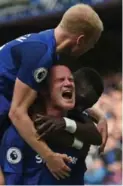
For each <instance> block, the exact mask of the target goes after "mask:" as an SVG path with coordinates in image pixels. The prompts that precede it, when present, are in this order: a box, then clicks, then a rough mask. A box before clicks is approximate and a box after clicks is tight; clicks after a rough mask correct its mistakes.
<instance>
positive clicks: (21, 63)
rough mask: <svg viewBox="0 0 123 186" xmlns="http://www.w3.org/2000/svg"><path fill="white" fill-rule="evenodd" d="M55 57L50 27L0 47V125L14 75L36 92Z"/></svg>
mask: <svg viewBox="0 0 123 186" xmlns="http://www.w3.org/2000/svg"><path fill="white" fill-rule="evenodd" d="M56 59H57V56H56V42H55V38H54V30H53V29H51V30H46V31H43V32H40V33H33V34H28V35H24V36H21V37H19V38H17V39H15V40H13V41H10V42H8V43H7V44H5V45H3V46H2V47H0V128H1V125H3V123H4V120H3V119H4V118H5V117H6V115H7V114H8V111H9V108H10V104H11V99H12V95H13V88H14V84H15V80H16V78H18V79H19V80H21V81H22V82H23V83H25V84H26V85H28V86H29V87H31V88H32V89H34V90H35V91H37V92H38V91H39V89H41V83H42V81H43V79H44V78H45V77H46V75H47V71H48V69H49V68H51V66H52V65H53V64H54V63H55V61H56ZM20 91H21V90H20ZM0 131H1V130H0Z"/></svg>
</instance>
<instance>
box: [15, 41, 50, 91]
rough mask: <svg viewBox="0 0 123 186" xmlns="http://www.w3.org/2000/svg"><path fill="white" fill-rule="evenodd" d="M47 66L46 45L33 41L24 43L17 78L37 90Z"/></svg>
mask: <svg viewBox="0 0 123 186" xmlns="http://www.w3.org/2000/svg"><path fill="white" fill-rule="evenodd" d="M44 56H45V60H44ZM48 68H50V65H49V61H48V57H47V45H45V44H43V43H34V42H33V43H24V44H23V46H22V49H21V65H20V67H19V71H18V74H17V78H18V79H19V80H21V81H22V82H23V83H25V84H26V85H28V86H29V87H31V88H32V89H34V90H36V91H39V89H40V85H41V82H42V81H43V80H44V79H45V77H46V76H47V69H48Z"/></svg>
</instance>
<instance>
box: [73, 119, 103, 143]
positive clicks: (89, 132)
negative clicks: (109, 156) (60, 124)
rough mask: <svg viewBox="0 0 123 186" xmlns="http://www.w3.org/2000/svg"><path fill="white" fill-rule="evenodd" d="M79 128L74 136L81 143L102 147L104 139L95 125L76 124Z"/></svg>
mask: <svg viewBox="0 0 123 186" xmlns="http://www.w3.org/2000/svg"><path fill="white" fill-rule="evenodd" d="M76 125H77V128H76V131H75V133H74V135H75V136H76V137H77V138H78V139H79V140H81V141H83V142H85V143H88V144H91V145H101V143H102V138H101V135H100V133H99V132H98V130H97V128H96V126H95V125H94V124H90V123H86V124H85V125H82V124H81V123H79V122H76Z"/></svg>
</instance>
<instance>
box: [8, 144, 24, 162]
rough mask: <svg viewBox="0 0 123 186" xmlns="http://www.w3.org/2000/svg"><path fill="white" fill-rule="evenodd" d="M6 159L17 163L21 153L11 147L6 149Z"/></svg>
mask: <svg viewBox="0 0 123 186" xmlns="http://www.w3.org/2000/svg"><path fill="white" fill-rule="evenodd" d="M6 156H7V161H8V162H9V163H11V164H17V163H19V162H20V161H21V159H22V153H21V151H20V149H18V148H16V147H11V148H9V149H8V151H7V155H6Z"/></svg>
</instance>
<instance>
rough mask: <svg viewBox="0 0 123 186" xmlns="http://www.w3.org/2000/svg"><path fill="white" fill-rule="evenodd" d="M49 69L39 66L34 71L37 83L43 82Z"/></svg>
mask: <svg viewBox="0 0 123 186" xmlns="http://www.w3.org/2000/svg"><path fill="white" fill-rule="evenodd" d="M47 73H48V72H47V69H45V68H43V67H42V68H38V69H36V70H35V72H34V79H35V81H36V82H37V83H41V82H42V81H43V80H44V79H45V78H46V76H47Z"/></svg>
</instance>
